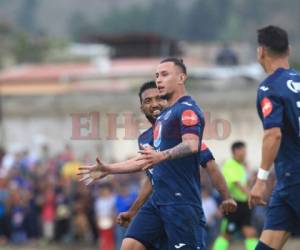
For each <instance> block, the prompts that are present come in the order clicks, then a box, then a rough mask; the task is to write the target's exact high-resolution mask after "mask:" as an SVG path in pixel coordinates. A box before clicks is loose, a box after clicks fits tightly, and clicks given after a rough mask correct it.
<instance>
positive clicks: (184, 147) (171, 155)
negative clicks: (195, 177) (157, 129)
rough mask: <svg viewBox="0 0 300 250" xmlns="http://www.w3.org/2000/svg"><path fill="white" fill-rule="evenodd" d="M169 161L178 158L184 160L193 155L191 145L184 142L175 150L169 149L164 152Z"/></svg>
mask: <svg viewBox="0 0 300 250" xmlns="http://www.w3.org/2000/svg"><path fill="white" fill-rule="evenodd" d="M162 153H163V154H164V155H165V157H166V159H167V160H174V159H177V158H182V157H185V156H188V155H191V154H193V153H194V152H193V150H192V149H191V147H190V145H189V144H188V143H186V142H182V143H180V144H178V145H177V146H175V147H174V148H171V149H167V150H165V151H163V152H162Z"/></svg>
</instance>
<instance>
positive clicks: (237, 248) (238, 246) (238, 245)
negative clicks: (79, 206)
mask: <svg viewBox="0 0 300 250" xmlns="http://www.w3.org/2000/svg"><path fill="white" fill-rule="evenodd" d="M0 249H1V250H100V249H98V247H97V246H96V245H94V246H85V245H80V244H76V245H74V244H61V245H51V246H50V245H48V246H45V245H42V244H28V245H26V246H11V245H10V246H1V247H0ZM243 249H244V245H243V242H235V243H234V244H232V245H231V246H230V248H229V250H243ZM101 250H105V249H101ZM284 250H300V239H290V240H289V241H288V242H287V244H286V246H285V247H284Z"/></svg>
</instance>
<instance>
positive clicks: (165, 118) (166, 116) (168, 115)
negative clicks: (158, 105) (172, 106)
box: [164, 110, 172, 121]
mask: <svg viewBox="0 0 300 250" xmlns="http://www.w3.org/2000/svg"><path fill="white" fill-rule="evenodd" d="M171 113H172V110H169V111H168V112H167V113H166V114H165V115H164V120H165V121H166V120H168V119H169V117H170V115H171Z"/></svg>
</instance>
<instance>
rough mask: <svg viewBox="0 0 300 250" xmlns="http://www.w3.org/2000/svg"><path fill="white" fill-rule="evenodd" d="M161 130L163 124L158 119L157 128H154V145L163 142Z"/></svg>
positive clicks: (156, 145)
mask: <svg viewBox="0 0 300 250" xmlns="http://www.w3.org/2000/svg"><path fill="white" fill-rule="evenodd" d="M161 132H162V124H161V122H160V121H158V122H157V123H156V124H155V128H154V131H153V139H154V141H153V145H154V147H156V148H157V147H159V145H160V143H161Z"/></svg>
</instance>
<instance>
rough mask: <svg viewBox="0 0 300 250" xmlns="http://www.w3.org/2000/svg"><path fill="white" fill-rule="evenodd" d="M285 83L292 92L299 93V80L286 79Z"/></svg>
mask: <svg viewBox="0 0 300 250" xmlns="http://www.w3.org/2000/svg"><path fill="white" fill-rule="evenodd" d="M286 85H287V87H288V88H289V89H290V90H291V91H293V92H294V93H300V82H294V81H293V80H288V81H287V82H286Z"/></svg>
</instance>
